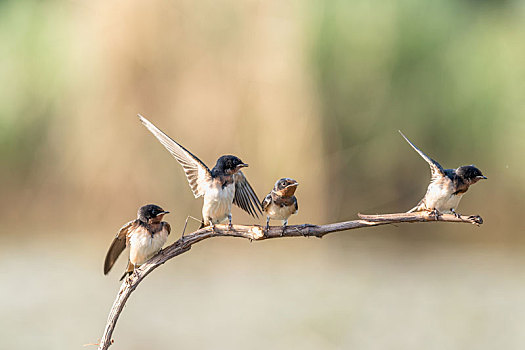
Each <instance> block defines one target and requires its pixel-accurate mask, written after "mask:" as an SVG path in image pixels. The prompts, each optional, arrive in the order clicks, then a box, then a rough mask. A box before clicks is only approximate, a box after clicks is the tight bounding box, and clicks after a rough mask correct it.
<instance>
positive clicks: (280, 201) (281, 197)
mask: <svg viewBox="0 0 525 350" xmlns="http://www.w3.org/2000/svg"><path fill="white" fill-rule="evenodd" d="M297 186H299V183H298V182H297V181H295V180H294V179H289V178H282V179H280V180H278V181H277V182H276V183H275V186H274V187H273V190H272V191H271V192H270V193H269V194H268V195H267V196H266V198H264V200H263V202H262V208H263V210H264V212H265V213H266V231H268V230H269V229H270V219H272V220H283V232H282V233H281V235H282V234H283V233H284V230H285V229H286V225H288V218H289V217H290V216H291V215H292V214H296V213H297V210H298V209H299V206H298V205H297V198H296V197H295V196H294V193H295V190H296V189H297Z"/></svg>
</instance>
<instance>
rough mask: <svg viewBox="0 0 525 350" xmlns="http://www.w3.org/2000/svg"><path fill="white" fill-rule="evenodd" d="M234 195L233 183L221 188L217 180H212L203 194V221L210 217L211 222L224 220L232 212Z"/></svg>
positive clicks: (217, 222)
mask: <svg viewBox="0 0 525 350" xmlns="http://www.w3.org/2000/svg"><path fill="white" fill-rule="evenodd" d="M234 196H235V185H234V184H233V183H231V184H229V185H227V186H225V187H224V188H222V186H221V184H220V183H219V182H213V183H212V185H210V187H208V189H207V190H206V193H205V195H204V204H203V206H202V217H203V219H204V221H207V220H208V218H211V219H212V223H213V224H219V223H221V222H223V221H224V220H226V219H227V218H228V216H229V215H230V214H231V212H232V203H233V198H234Z"/></svg>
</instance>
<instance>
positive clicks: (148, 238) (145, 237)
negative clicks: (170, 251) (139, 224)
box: [129, 228, 168, 266]
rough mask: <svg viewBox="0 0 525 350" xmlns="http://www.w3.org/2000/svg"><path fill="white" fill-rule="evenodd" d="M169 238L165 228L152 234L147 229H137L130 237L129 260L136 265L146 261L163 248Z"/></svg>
mask: <svg viewBox="0 0 525 350" xmlns="http://www.w3.org/2000/svg"><path fill="white" fill-rule="evenodd" d="M167 239H168V230H166V229H165V228H164V229H162V230H161V231H159V232H157V233H155V234H154V235H152V234H151V233H150V232H149V231H148V230H147V229H145V228H143V229H139V230H136V231H135V233H133V235H131V236H130V237H129V245H130V252H129V261H131V263H132V264H133V265H135V266H139V265H141V264H143V263H145V262H146V261H147V260H148V259H150V258H151V257H152V256H153V255H155V254H157V252H158V251H159V250H160V249H161V248H162V246H163V245H164V243H166V240H167Z"/></svg>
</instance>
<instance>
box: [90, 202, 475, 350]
mask: <svg viewBox="0 0 525 350" xmlns="http://www.w3.org/2000/svg"><path fill="white" fill-rule="evenodd" d="M359 217H360V220H353V221H345V222H338V223H334V224H327V225H310V224H304V225H294V226H287V227H286V229H284V230H283V227H282V226H271V227H270V230H269V231H268V232H265V229H264V228H263V227H262V226H259V225H252V226H245V225H234V226H233V228H232V230H229V229H228V226H227V225H216V226H215V230H212V229H211V228H210V227H205V228H203V229H201V230H198V231H195V232H193V233H191V234H188V235H186V236H184V237H183V238H181V239H179V240H178V241H176V242H175V243H173V244H172V245H170V246H168V247H166V248H165V249H163V250H161V251H160V252H159V253H158V254H157V255H155V256H154V257H153V258H151V259H150V260H149V261H148V262H146V263H145V264H143V265H142V266H141V267H139V268H138V269H136V270H135V272H134V273H133V274H132V275H131V276H130V277H129V278H127V279H126V280H125V281H124V282H123V283H122V286H121V287H120V290H119V292H118V294H117V298H116V299H115V302H114V303H113V306H112V307H111V311H110V313H109V317H108V320H107V323H106V328H105V329H104V334H103V335H102V338H101V340H100V343H99V347H98V349H99V350H105V349H107V348H108V347H109V346H110V345H111V344H112V343H113V341H112V340H111V336H112V334H113V330H114V329H115V325H116V323H117V320H118V318H119V316H120V313H121V312H122V309H123V308H124V305H125V304H126V301H127V300H128V298H129V296H130V295H131V293H132V292H133V291H134V290H135V289H136V288H137V286H138V285H139V283H140V282H141V281H142V280H143V279H144V278H145V277H146V276H147V275H148V274H150V273H151V271H153V270H154V269H156V268H157V267H159V266H160V265H162V264H164V263H165V262H166V261H168V260H170V259H172V258H174V257H176V256H177V255H180V254H182V253H185V252H187V251H188V250H190V249H191V246H192V245H194V244H195V243H198V242H200V241H203V240H205V239H207V238H212V237H241V238H247V239H249V240H253V241H262V240H265V239H271V238H283V237H303V236H304V237H310V236H313V237H318V238H322V237H323V236H324V235H326V234H329V233H332V232H339V231H346V230H351V229H357V228H363V227H371V226H379V225H386V224H394V223H414V222H438V221H442V222H457V223H470V224H475V225H480V224H482V223H483V220H482V219H481V217H480V216H469V217H463V216H462V217H456V216H454V215H452V214H442V215H440V216H439V217H435V216H432V215H429V214H428V213H425V212H419V213H399V214H381V215H362V214H359Z"/></svg>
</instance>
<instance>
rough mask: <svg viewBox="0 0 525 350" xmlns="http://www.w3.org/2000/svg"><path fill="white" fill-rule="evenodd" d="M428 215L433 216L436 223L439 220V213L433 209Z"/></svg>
mask: <svg viewBox="0 0 525 350" xmlns="http://www.w3.org/2000/svg"><path fill="white" fill-rule="evenodd" d="M428 215H429V216H433V217H434V218H435V219H436V221H437V220H439V217H440V216H441V213H440V212H439V210H437V209H436V208H434V209H432V210H431V211H430V212H429V213H428Z"/></svg>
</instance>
